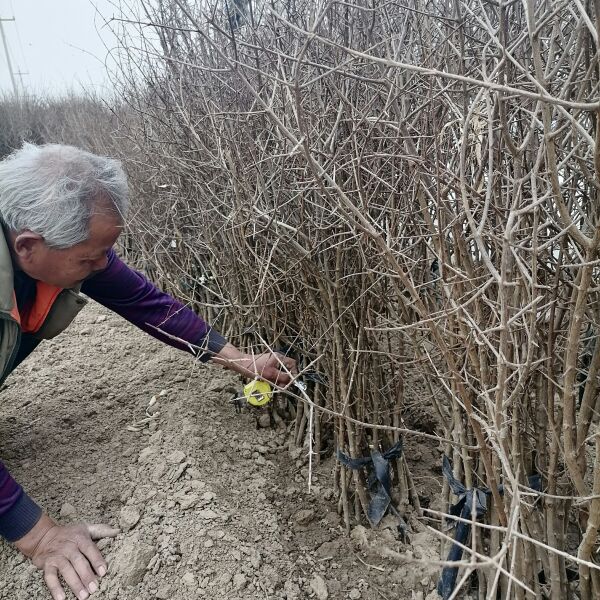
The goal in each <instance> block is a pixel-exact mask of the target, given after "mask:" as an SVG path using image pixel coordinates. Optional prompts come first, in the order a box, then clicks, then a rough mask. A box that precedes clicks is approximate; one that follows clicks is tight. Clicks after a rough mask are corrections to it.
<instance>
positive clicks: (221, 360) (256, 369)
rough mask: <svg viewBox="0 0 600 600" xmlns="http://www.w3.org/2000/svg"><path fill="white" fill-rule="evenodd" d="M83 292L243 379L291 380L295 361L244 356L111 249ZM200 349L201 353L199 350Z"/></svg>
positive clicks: (267, 354) (282, 382)
mask: <svg viewBox="0 0 600 600" xmlns="http://www.w3.org/2000/svg"><path fill="white" fill-rule="evenodd" d="M81 291H82V292H83V293H84V294H87V295H88V296H90V298H93V299H94V300H96V301H97V302H99V303H100V304H102V305H104V306H106V307H107V308H109V309H110V310H112V311H113V312H116V313H117V314H119V315H121V316H122V317H123V318H125V319H127V320H128V321H129V322H131V323H133V324H134V325H136V326H137V327H139V328H140V329H142V330H143V331H146V332H147V333H149V334H150V335H152V336H153V337H155V338H157V339H159V340H161V341H163V342H165V343H166V344H169V345H170V346H174V347H175V348H179V349H180V350H185V351H187V352H191V353H192V354H194V355H197V356H199V357H200V360H202V361H208V360H211V362H213V363H215V364H219V365H222V366H224V367H226V368H228V369H231V370H233V371H236V372H238V373H240V374H242V375H244V376H246V377H250V378H253V377H261V378H263V379H267V380H269V381H271V382H273V383H276V384H277V385H280V386H285V385H287V384H288V383H289V382H290V381H291V377H290V376H289V375H288V371H289V372H290V373H292V374H295V373H296V362H295V361H294V360H293V359H291V358H289V357H284V356H282V355H279V354H272V353H270V352H265V353H262V354H257V355H250V354H244V353H243V352H240V351H239V350H238V349H237V348H235V346H233V345H232V344H230V343H227V340H226V339H225V338H224V337H223V336H222V335H221V334H220V333H218V332H217V331H216V330H215V329H213V328H212V327H211V326H210V325H209V324H208V323H206V321H204V320H203V319H202V318H201V317H199V316H198V315H197V314H196V313H195V312H194V311H193V310H191V309H190V308H188V307H187V306H185V305H184V304H182V303H181V302H180V301H179V300H177V299H175V298H173V297H172V296H170V295H169V294H167V293H165V292H163V291H161V290H159V289H158V288H157V287H156V286H155V285H154V284H153V283H152V282H150V281H148V279H146V277H144V276H143V275H142V274H141V273H139V272H137V271H134V270H133V269H131V268H130V267H128V266H127V265H126V264H125V263H124V262H123V261H122V260H121V259H120V258H119V257H118V256H117V255H116V254H115V252H114V251H113V250H111V251H110V252H109V254H108V265H107V267H106V269H104V270H103V271H101V272H100V273H98V274H96V275H95V276H94V277H91V278H90V279H88V280H87V281H85V282H84V284H83V286H82V288H81ZM198 349H200V350H198Z"/></svg>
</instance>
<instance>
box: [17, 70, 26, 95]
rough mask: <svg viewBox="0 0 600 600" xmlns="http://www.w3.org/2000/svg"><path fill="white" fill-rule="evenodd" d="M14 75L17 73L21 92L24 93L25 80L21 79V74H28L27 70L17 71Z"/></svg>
mask: <svg viewBox="0 0 600 600" xmlns="http://www.w3.org/2000/svg"><path fill="white" fill-rule="evenodd" d="M15 75H18V77H19V81H20V82H21V93H22V94H23V95H26V94H25V82H24V81H23V75H29V71H17V72H16V73H15Z"/></svg>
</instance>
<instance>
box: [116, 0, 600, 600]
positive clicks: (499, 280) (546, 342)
mask: <svg viewBox="0 0 600 600" xmlns="http://www.w3.org/2000/svg"><path fill="white" fill-rule="evenodd" d="M236 6H237V5H236ZM242 8H243V10H242ZM242 8H240V7H239V6H238V8H237V9H236V10H237V12H236V13H235V19H232V16H231V12H230V11H229V9H228V8H227V5H224V4H222V3H216V4H214V3H212V2H201V3H192V2H186V1H185V0H157V1H156V2H152V3H150V2H148V3H146V6H145V12H144V14H142V15H136V16H135V17H132V18H130V19H128V20H127V19H125V20H123V21H122V22H123V23H125V24H126V25H127V27H126V28H125V29H124V30H123V32H122V34H121V35H122V40H123V48H124V52H125V54H126V56H127V57H128V58H129V60H128V61H127V62H126V64H127V65H128V68H129V69H130V71H129V72H127V73H125V72H123V74H122V75H123V78H124V79H123V82H124V84H125V85H124V88H123V89H124V91H123V97H124V100H125V102H126V104H127V105H128V109H127V111H126V113H127V123H128V126H129V136H130V138H131V139H132V140H134V141H135V142H136V144H137V146H138V148H140V152H139V154H138V155H137V156H136V157H135V160H131V159H130V160H129V161H128V167H129V170H130V173H131V174H132V177H133V180H134V183H135V185H136V187H137V191H138V197H139V198H141V204H140V207H139V215H138V217H137V219H136V222H135V226H136V227H137V228H139V229H140V232H139V233H140V235H139V236H138V238H139V239H141V242H140V246H139V247H141V251H142V252H143V254H144V256H145V260H146V261H147V262H148V264H152V265H153V268H154V269H156V271H157V277H158V278H161V279H162V280H163V282H164V283H165V284H166V285H169V286H171V287H173V288H175V289H176V290H177V292H178V294H179V295H181V296H183V297H185V298H187V299H188V300H189V301H190V302H192V303H194V304H196V305H202V307H203V308H202V310H203V312H204V313H206V312H207V311H208V313H209V314H210V315H211V316H212V318H213V321H217V322H218V321H219V320H220V322H221V323H223V326H224V327H226V328H227V329H228V332H229V334H230V335H232V336H237V338H238V339H237V341H238V342H239V343H240V344H242V345H248V344H251V345H254V346H255V347H256V346H258V345H261V344H267V343H268V344H270V345H271V346H277V345H279V344H281V343H285V344H286V345H291V346H293V347H295V348H296V350H297V351H299V352H300V353H301V354H302V355H303V356H304V357H305V360H306V363H310V364H311V366H312V367H314V368H316V369H317V370H318V371H320V372H322V373H324V374H326V376H327V385H323V384H322V383H321V384H317V386H316V389H313V390H312V397H313V398H314V402H315V403H316V405H317V407H318V408H320V409H321V410H318V411H316V413H315V422H314V427H315V436H314V445H315V446H316V447H315V448H314V450H315V452H316V456H317V457H319V456H320V451H321V449H322V448H323V447H324V445H325V443H326V438H327V437H331V436H332V435H333V439H334V445H335V446H336V447H339V448H342V449H343V450H344V452H347V453H348V454H349V455H351V456H354V457H356V456H359V455H362V454H364V453H365V451H368V449H369V448H384V449H385V448H389V447H391V446H392V444H393V443H395V442H396V441H397V440H398V437H399V434H400V432H401V431H402V430H403V423H402V418H401V415H402V413H403V410H404V407H405V403H406V401H407V399H410V396H411V394H410V390H408V391H407V389H406V383H407V382H410V381H414V378H415V377H417V376H422V377H423V381H424V382H425V384H426V385H427V387H423V388H422V390H428V391H427V392H424V391H421V392H420V401H421V402H427V403H429V404H430V405H431V407H432V410H435V412H436V414H437V418H438V420H439V424H440V428H441V435H440V440H442V443H443V445H444V447H445V453H446V454H447V455H448V456H450V457H451V458H452V463H453V465H454V475H455V476H456V477H457V478H459V479H461V480H462V481H464V484H465V486H466V488H473V487H480V488H483V487H485V488H487V489H488V490H489V494H490V499H491V506H490V509H489V510H488V512H487V517H486V519H487V523H481V524H480V525H481V526H479V525H478V526H477V527H475V531H474V532H473V534H472V543H471V547H470V549H469V551H470V553H471V558H470V560H469V561H468V562H467V564H466V568H465V571H464V572H465V575H464V576H463V577H462V581H463V582H464V581H466V580H467V578H468V575H469V574H470V573H471V572H472V571H476V572H477V577H478V581H479V590H480V597H490V598H491V597H495V594H496V593H497V592H498V593H500V595H501V597H503V598H508V597H512V596H514V597H515V598H525V597H535V596H537V597H539V596H541V595H542V593H548V594H549V595H550V597H552V598H553V599H559V598H561V599H562V598H568V597H569V596H571V595H572V594H573V593H574V590H577V594H578V595H579V596H580V597H581V598H592V597H597V596H598V595H599V594H600V575H599V573H600V572H599V571H598V569H597V567H596V566H595V563H594V559H595V556H596V552H597V550H598V539H597V537H598V528H599V527H600V510H599V508H600V505H599V502H600V466H599V465H598V460H599V459H600V457H599V455H598V443H599V442H598V431H597V425H596V422H597V418H596V417H597V408H598V407H597V398H598V369H599V367H600V344H597V343H596V339H597V337H598V331H599V327H600V315H599V312H598V285H597V279H598V247H599V244H600V230H599V228H598V225H599V223H598V208H599V204H598V172H599V169H600V150H599V147H598V131H597V128H598V110H599V109H600V100H599V90H598V69H599V66H600V65H599V64H598V54H597V46H598V37H599V33H598V31H599V30H598V26H597V11H598V3H597V2H596V4H594V6H593V7H590V6H589V3H587V4H584V3H583V2H580V1H579V0H577V1H576V2H562V1H558V0H547V1H545V2H541V1H540V2H536V1H534V0H524V1H523V2H521V3H519V2H499V3H498V2H495V1H494V2H492V1H489V2H487V1H486V2H482V1H480V0H456V1H444V0H436V1H434V0H430V1H427V0H410V1H409V2H407V3H405V4H399V3H396V2H385V3H381V4H370V3H367V2H363V1H362V0H361V1H357V2H344V1H337V2H325V3H322V2H317V1H316V0H315V1H313V0H305V1H303V2H296V1H295V0H291V1H288V2H277V1H273V2H270V3H266V2H265V3H263V2H254V3H248V4H244V6H243V7H242ZM127 32H129V33H127ZM132 32H135V35H133V34H132ZM150 32H152V33H150ZM132 35H133V37H132ZM128 36H129V37H128ZM123 62H124V64H125V61H123ZM134 67H135V70H134ZM127 158H128V157H127V156H125V159H126V160H127ZM411 378H412V379H411ZM306 425H307V419H306V417H305V415H304V414H303V412H302V410H300V412H299V414H298V423H297V439H298V441H301V440H302V439H303V436H304V433H303V432H304V430H305V428H306ZM310 439H311V440H312V439H313V438H312V437H311V438H310ZM532 474H539V475H541V478H542V482H543V488H542V490H543V491H542V492H539V491H534V490H532V489H531V488H530V487H529V480H528V476H529V475H532ZM396 477H397V480H398V481H400V482H403V485H402V486H400V487H401V489H403V490H404V494H405V496H404V497H403V498H402V499H400V500H401V501H405V502H408V501H410V502H412V503H413V505H416V507H417V508H418V498H417V494H416V491H415V488H414V485H413V484H412V483H411V477H410V473H409V472H408V470H407V468H406V465H405V463H404V461H402V460H401V461H399V462H398V465H397V469H396ZM335 478H336V485H337V488H338V490H339V492H340V510H341V512H342V513H343V515H344V518H345V521H346V524H347V526H348V527H350V522H351V518H352V515H354V516H355V517H357V518H360V517H361V514H365V513H366V510H367V504H368V498H367V494H366V490H365V482H364V481H363V480H362V479H361V477H360V476H359V475H357V474H356V473H354V474H350V472H348V471H346V469H345V468H343V467H341V465H338V467H337V468H336V472H335ZM501 490H502V491H503V493H501ZM444 493H445V499H446V501H449V496H450V490H449V488H448V486H447V485H445V487H444ZM431 514H433V513H431ZM476 525H477V524H476ZM486 557H493V558H492V559H488V558H486ZM573 569H575V570H576V571H577V572H578V582H577V583H576V584H570V583H569V577H568V575H569V574H570V573H571V572H575V571H573Z"/></svg>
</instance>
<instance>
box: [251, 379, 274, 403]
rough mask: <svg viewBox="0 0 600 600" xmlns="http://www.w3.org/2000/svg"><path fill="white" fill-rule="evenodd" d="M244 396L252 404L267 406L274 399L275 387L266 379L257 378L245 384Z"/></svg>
mask: <svg viewBox="0 0 600 600" xmlns="http://www.w3.org/2000/svg"><path fill="white" fill-rule="evenodd" d="M244 396H246V400H247V401H248V404H250V405H252V406H265V404H268V403H269V402H271V400H272V399H273V389H272V388H271V386H270V385H269V384H268V383H267V382H266V381H260V380H259V379H255V380H254V381H251V382H250V383H247V384H246V385H245V386H244Z"/></svg>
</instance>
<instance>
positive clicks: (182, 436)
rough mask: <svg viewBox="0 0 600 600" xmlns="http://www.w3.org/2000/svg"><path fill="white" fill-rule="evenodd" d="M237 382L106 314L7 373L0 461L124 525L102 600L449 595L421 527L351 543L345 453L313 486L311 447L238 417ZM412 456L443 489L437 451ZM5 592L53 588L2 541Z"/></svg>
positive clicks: (433, 543)
mask: <svg viewBox="0 0 600 600" xmlns="http://www.w3.org/2000/svg"><path fill="white" fill-rule="evenodd" d="M240 389H241V386H240V381H239V379H238V378H236V377H235V376H234V375H232V374H230V373H229V372H225V371H222V370H220V369H219V368H217V367H209V366H206V365H202V364H199V363H197V362H195V361H194V360H193V359H192V358H191V357H189V356H187V355H186V354H184V353H182V352H179V351H176V350H174V349H172V348H169V347H167V346H165V345H163V344H161V343H159V342H157V341H156V340H154V339H152V338H151V337H149V336H147V335H146V334H144V333H143V332H141V331H139V330H137V329H135V328H134V327H132V326H131V325H129V324H128V323H127V322H125V321H123V320H122V319H121V318H120V317H118V316H117V315H115V314H113V313H110V312H109V311H107V310H105V309H104V308H102V307H99V306H97V305H90V306H89V307H88V308H86V309H85V310H84V311H83V312H82V313H81V314H80V316H79V317H78V319H77V320H76V322H75V323H74V324H73V325H72V326H71V327H70V328H69V330H68V331H67V332H65V333H64V334H62V335H61V336H60V337H59V338H57V339H55V340H52V341H49V342H45V343H44V344H42V345H41V346H40V347H39V348H38V349H37V350H36V352H35V353H34V354H33V355H32V356H31V357H30V358H29V359H28V360H27V361H25V362H24V363H23V364H22V365H21V366H20V367H19V369H18V370H17V371H15V373H13V374H12V375H11V377H10V378H9V379H8V380H7V382H6V384H5V386H4V387H3V390H2V392H1V394H0V456H1V457H2V459H3V460H4V461H5V463H6V465H7V466H8V468H9V469H10V470H11V472H12V473H13V475H14V476H15V477H16V478H17V480H18V481H19V482H20V483H22V485H23V486H24V487H25V489H26V490H27V491H28V492H29V493H30V494H31V495H32V496H33V497H34V498H35V499H36V500H37V501H38V502H39V503H40V504H41V505H42V506H43V507H44V508H45V509H46V510H47V511H48V512H49V513H50V515H52V516H53V517H55V518H56V519H58V520H59V521H61V522H65V523H66V522H74V521H87V522H98V523H108V524H114V525H118V526H119V527H120V528H121V533H120V534H119V536H118V537H116V538H115V539H112V540H109V539H106V540H101V541H100V542H99V546H100V548H101V550H102V552H103V553H104V555H105V556H106V557H107V559H108V561H109V564H110V566H109V573H108V575H107V576H106V577H104V578H103V580H102V584H101V588H100V591H99V592H97V593H96V594H95V595H94V596H92V598H97V599H119V600H129V599H131V600H133V599H136V600H140V599H141V600H146V599H150V600H153V599H155V598H156V599H162V600H167V599H184V600H187V599H195V598H214V599H231V600H233V599H240V600H241V599H245V598H262V599H271V598H281V599H284V598H286V599H289V600H293V599H301V598H316V599H317V600H323V599H326V598H331V599H338V598H339V599H342V598H350V599H354V600H358V599H365V600H367V599H372V600H375V599H378V600H381V599H384V600H385V599H392V598H393V599H395V600H398V599H415V600H416V599H423V598H435V597H437V596H436V595H435V593H432V590H433V588H434V587H435V583H436V580H437V577H438V573H439V568H438V567H437V566H435V565H434V564H432V563H431V562H429V561H433V560H437V559H438V557H439V554H438V553H439V544H438V541H437V538H436V536H435V535H433V534H432V533H431V532H430V531H428V530H427V529H426V528H425V526H424V525H422V524H420V523H419V522H417V521H416V520H415V519H414V518H411V519H410V523H411V526H412V527H413V535H412V536H411V543H410V544H408V545H406V544H403V543H402V542H401V541H400V540H399V538H398V534H397V530H396V525H397V523H396V522H395V520H394V519H393V518H392V517H386V518H385V519H384V522H383V523H382V525H381V526H380V527H379V528H378V529H377V530H371V529H368V528H365V527H363V526H360V525H359V526H356V527H354V529H353V530H352V532H351V535H350V536H349V537H348V536H346V535H345V533H344V530H343V527H342V524H341V521H340V517H339V516H338V513H337V502H336V499H335V497H334V493H333V489H332V488H331V485H332V481H331V473H332V466H333V462H332V461H333V460H334V458H333V457H331V458H329V459H327V460H326V461H324V463H323V464H322V465H320V466H319V467H318V468H316V469H314V470H313V476H312V483H313V487H312V489H311V491H310V492H309V491H308V485H307V476H308V466H307V459H306V449H302V448H295V447H294V446H293V445H292V443H291V442H290V437H289V435H288V432H287V431H286V430H285V429H284V430H278V429H271V428H268V429H257V425H256V418H255V416H254V415H253V414H252V413H250V412H247V411H246V410H244V411H243V412H242V413H241V414H236V412H235V410H234V407H233V405H232V404H231V402H230V401H231V398H232V396H233V395H234V394H235V393H236V392H238V393H239V390H240ZM153 397H155V398H156V400H155V401H152V398H153ZM406 454H407V457H408V460H409V464H410V465H411V467H413V468H414V469H415V480H416V483H417V488H418V489H419V493H422V494H423V495H424V496H427V495H429V496H434V495H435V493H436V490H439V489H440V488H439V485H440V484H439V476H438V475H435V477H434V476H433V475H432V474H431V471H430V467H431V465H434V464H439V461H440V455H439V452H438V451H437V450H436V449H435V448H432V447H430V446H427V445H426V444H417V443H415V442H412V446H411V447H410V452H407V453H406ZM414 559H417V561H416V562H415V561H414ZM69 597H70V598H71V596H69ZM4 598H5V599H10V600H24V599H28V600H30V599H32V598H35V599H40V600H46V599H49V598H50V595H49V593H48V592H47V591H46V589H45V586H44V584H43V580H42V576H41V573H40V572H38V571H37V570H36V569H35V568H34V567H33V566H32V565H31V564H30V563H29V562H28V561H26V560H25V559H24V558H23V557H22V556H21V555H19V554H18V553H17V552H16V551H15V550H14V548H13V547H12V546H10V545H9V544H7V543H4V542H0V599H4Z"/></svg>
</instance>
